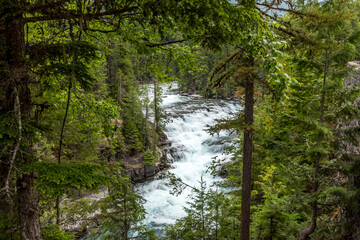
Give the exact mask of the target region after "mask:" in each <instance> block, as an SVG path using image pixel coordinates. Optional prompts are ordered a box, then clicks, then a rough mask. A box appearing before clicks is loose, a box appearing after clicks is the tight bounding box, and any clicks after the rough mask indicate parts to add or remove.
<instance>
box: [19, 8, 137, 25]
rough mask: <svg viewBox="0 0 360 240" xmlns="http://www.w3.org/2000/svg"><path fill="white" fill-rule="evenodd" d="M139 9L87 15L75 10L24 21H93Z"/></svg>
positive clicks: (115, 10)
mask: <svg viewBox="0 0 360 240" xmlns="http://www.w3.org/2000/svg"><path fill="white" fill-rule="evenodd" d="M138 8H139V7H137V6H134V7H127V8H123V9H112V10H108V11H104V12H99V13H85V14H82V13H78V12H77V11H75V10H67V11H66V12H59V13H57V14H51V15H48V16H36V17H25V18H24V19H23V23H25V24H26V23H30V22H40V21H49V20H61V19H78V18H83V19H87V20H92V19H96V18H100V17H104V16H109V15H118V14H122V13H126V12H132V11H134V10H137V9H138ZM132 14H135V13H132ZM126 15H128V14H126Z"/></svg>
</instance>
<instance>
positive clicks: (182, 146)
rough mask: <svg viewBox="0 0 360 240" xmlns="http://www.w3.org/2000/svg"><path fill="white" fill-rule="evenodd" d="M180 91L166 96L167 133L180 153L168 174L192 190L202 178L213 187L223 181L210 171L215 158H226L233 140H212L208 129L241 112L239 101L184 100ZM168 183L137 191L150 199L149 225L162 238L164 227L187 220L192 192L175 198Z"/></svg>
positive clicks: (223, 135) (160, 181) (168, 91)
mask: <svg viewBox="0 0 360 240" xmlns="http://www.w3.org/2000/svg"><path fill="white" fill-rule="evenodd" d="M176 88H177V85H176V84H175V85H173V86H172V88H171V89H169V87H168V86H167V85H165V86H163V94H162V97H163V103H162V107H163V108H164V109H165V111H166V112H167V113H168V114H169V118H170V120H171V122H170V123H168V124H167V125H166V127H165V133H166V135H167V136H168V139H169V140H170V142H171V143H172V146H173V147H175V148H176V150H177V151H176V155H177V157H175V158H174V156H172V155H171V154H170V153H168V158H169V159H171V160H173V161H174V162H173V164H172V167H171V169H169V170H168V171H169V172H171V173H174V174H175V175H176V176H177V177H180V178H181V179H182V181H184V182H186V183H187V184H189V185H190V186H195V187H196V186H198V185H199V181H200V179H201V177H203V180H205V181H206V183H207V186H209V185H211V184H212V183H214V182H215V181H219V180H221V179H220V178H219V177H215V178H214V177H213V176H211V175H210V174H209V173H207V172H206V170H207V168H208V166H209V165H210V164H211V162H212V159H213V158H214V157H215V156H219V157H221V158H225V157H226V156H224V155H222V152H223V150H224V148H225V147H226V146H229V145H230V142H231V141H230V139H231V136H229V132H221V133H220V134H219V135H214V136H211V135H210V134H209V133H207V132H206V128H207V127H206V126H207V125H212V124H214V123H215V122H216V121H215V120H216V119H222V118H229V117H230V115H231V114H232V113H236V112H237V111H238V110H239V109H240V104H238V103H236V102H235V101H225V100H218V99H207V100H206V99H194V98H193V97H189V96H181V95H179V94H178V93H177V91H174V89H176ZM166 182H167V179H166V178H165V179H157V180H153V181H150V182H146V183H143V184H140V185H137V187H136V188H137V192H138V193H139V194H140V195H142V196H143V197H144V198H145V199H146V203H145V205H144V207H145V209H146V212H147V216H146V220H145V223H146V224H148V225H149V226H150V227H151V228H152V229H153V230H155V231H156V232H157V234H158V235H159V236H163V231H162V229H163V226H164V224H171V223H175V221H176V219H178V218H181V217H184V216H185V211H184V209H183V207H184V206H186V201H187V196H188V195H189V194H190V193H191V191H190V189H186V190H185V191H184V192H183V193H182V194H181V195H179V196H173V195H171V194H170V193H169V191H170V190H171V187H168V186H166V185H165V183H166Z"/></svg>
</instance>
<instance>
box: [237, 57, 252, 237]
mask: <svg viewBox="0 0 360 240" xmlns="http://www.w3.org/2000/svg"><path fill="white" fill-rule="evenodd" d="M248 67H249V69H248V71H249V73H248V76H247V77H246V79H245V109H244V114H245V116H244V120H245V124H246V128H245V129H244V145H243V171H242V174H243V175H242V189H241V228H240V239H241V240H248V239H249V234H250V233H249V232H250V231H249V228H250V198H251V165H252V152H253V126H252V124H253V122H254V77H253V71H254V70H253V67H254V58H253V57H252V56H251V57H249V62H248Z"/></svg>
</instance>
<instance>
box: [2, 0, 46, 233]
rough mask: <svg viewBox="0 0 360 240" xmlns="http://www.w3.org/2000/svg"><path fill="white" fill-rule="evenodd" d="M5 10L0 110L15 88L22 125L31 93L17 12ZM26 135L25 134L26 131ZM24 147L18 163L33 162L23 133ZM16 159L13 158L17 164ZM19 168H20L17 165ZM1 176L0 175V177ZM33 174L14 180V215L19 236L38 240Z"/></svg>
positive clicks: (7, 107)
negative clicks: (16, 211) (18, 228)
mask: <svg viewBox="0 0 360 240" xmlns="http://www.w3.org/2000/svg"><path fill="white" fill-rule="evenodd" d="M12 4H13V5H14V6H18V5H20V1H19V0H13V1H12ZM8 7H9V9H5V10H4V11H5V12H7V15H6V17H4V18H3V20H1V24H0V25H1V30H4V31H0V41H1V43H3V45H2V46H1V48H2V49H1V50H2V51H1V52H0V55H1V60H0V61H1V65H0V67H1V69H0V71H1V75H2V88H3V90H2V94H4V96H2V98H1V109H0V113H1V115H3V114H8V113H9V112H10V111H11V110H12V108H13V106H14V101H15V96H14V94H13V93H14V91H15V89H17V90H18V94H19V102H20V110H21V111H20V112H21V113H22V116H21V120H22V122H23V123H24V125H25V124H26V123H27V122H29V120H30V114H31V95H30V88H29V81H30V78H29V75H28V72H27V67H26V57H25V36H24V24H23V17H22V15H21V13H17V12H16V9H15V8H14V7H11V6H8ZM28 134H29V133H28ZM23 139H24V142H26V145H27V147H25V148H24V147H23V148H22V160H21V163H22V164H25V165H28V164H29V163H31V162H33V161H34V158H33V154H32V152H33V151H32V142H31V140H30V137H29V135H25V134H24V136H23ZM18 162H19V161H16V160H15V163H16V166H18V167H19V164H18ZM21 169H22V168H21ZM3 177H4V176H0V178H3ZM34 177H35V176H34V174H33V173H23V175H22V176H21V177H19V178H18V180H17V184H16V186H17V197H18V204H17V205H18V214H19V222H20V239H21V240H25V239H31V240H40V239H41V236H40V213H39V196H38V193H37V192H36V190H35V189H34V181H35V178H34Z"/></svg>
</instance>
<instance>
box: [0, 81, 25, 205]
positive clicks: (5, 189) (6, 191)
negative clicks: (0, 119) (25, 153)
mask: <svg viewBox="0 0 360 240" xmlns="http://www.w3.org/2000/svg"><path fill="white" fill-rule="evenodd" d="M14 93H15V103H14V112H15V114H17V117H18V130H19V136H18V141H17V143H16V145H15V149H14V153H13V155H12V157H11V160H10V168H9V171H8V174H7V176H6V180H5V186H4V187H3V188H2V189H1V192H4V195H5V196H7V197H8V198H9V199H11V198H10V190H9V188H10V187H9V185H10V184H9V182H10V177H11V172H12V169H13V168H14V165H15V159H16V155H17V152H18V151H19V148H20V143H21V139H22V121H21V108H20V99H19V92H18V90H17V87H15V89H14Z"/></svg>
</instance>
